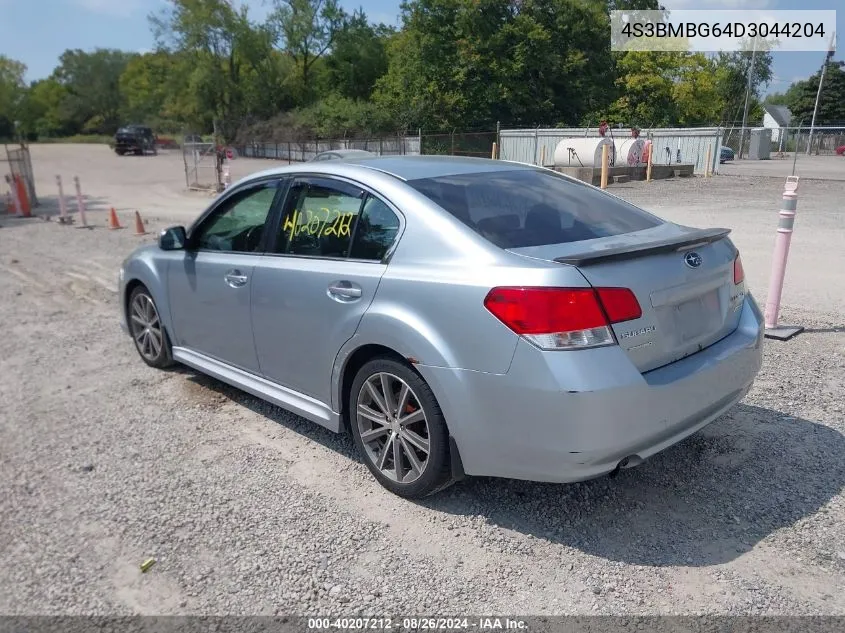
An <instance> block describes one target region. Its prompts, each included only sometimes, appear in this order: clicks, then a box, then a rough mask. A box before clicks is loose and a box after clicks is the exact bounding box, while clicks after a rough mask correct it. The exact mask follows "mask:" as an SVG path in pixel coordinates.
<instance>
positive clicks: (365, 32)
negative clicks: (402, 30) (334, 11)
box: [326, 10, 393, 99]
mask: <svg viewBox="0 0 845 633" xmlns="http://www.w3.org/2000/svg"><path fill="white" fill-rule="evenodd" d="M392 34H393V29H391V28H389V27H386V26H384V25H379V26H376V27H374V26H372V25H371V24H370V23H369V22H368V21H367V16H366V15H365V14H364V12H363V10H359V11H356V12H355V13H353V14H352V16H351V17H350V18H349V19H348V20H347V21H346V22H345V23H344V25H343V28H341V29H340V31H338V33H337V35H336V36H335V39H334V44H333V45H332V50H331V54H330V55H329V56H328V57H327V58H326V83H327V86H328V87H330V89H332V90H336V91H337V92H339V93H340V94H341V95H343V96H344V97H349V98H351V99H369V97H370V95H371V94H372V92H373V88H375V85H376V81H377V80H378V79H379V78H380V77H381V76H382V75H384V74H385V73H386V72H387V41H388V39H389V37H390V36H391V35H392Z"/></svg>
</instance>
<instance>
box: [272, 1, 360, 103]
mask: <svg viewBox="0 0 845 633" xmlns="http://www.w3.org/2000/svg"><path fill="white" fill-rule="evenodd" d="M274 4H275V11H274V12H273V13H271V14H270V17H269V19H268V26H269V27H270V28H271V29H272V30H273V32H274V33H275V35H276V37H277V41H278V43H279V44H280V45H281V48H282V50H284V51H285V52H286V53H287V54H288V55H290V56H291V58H292V59H293V60H294V62H295V63H296V66H297V70H298V72H299V76H300V80H301V81H300V84H299V86H298V88H297V89H298V93H299V95H300V97H301V103H309V102H310V101H311V100H312V98H313V97H314V94H315V90H314V86H313V84H312V83H311V74H312V70H313V69H314V65H315V64H316V63H317V62H318V61H319V60H320V59H321V58H322V57H323V56H324V55H326V54H327V53H328V51H329V49H330V48H331V47H332V44H333V43H334V39H335V36H336V35H337V34H338V33H339V32H340V30H341V28H342V27H343V24H344V21H345V18H346V15H345V13H344V12H343V10H342V9H341V8H340V6H339V5H338V3H337V0H274Z"/></svg>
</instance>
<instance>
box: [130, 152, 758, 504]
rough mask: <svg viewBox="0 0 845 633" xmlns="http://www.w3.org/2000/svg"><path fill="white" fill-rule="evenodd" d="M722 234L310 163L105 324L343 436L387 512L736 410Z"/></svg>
mask: <svg viewBox="0 0 845 633" xmlns="http://www.w3.org/2000/svg"><path fill="white" fill-rule="evenodd" d="M728 233H729V231H728V230H727V229H718V228H717V229H695V228H690V227H684V226H680V225H677V224H674V223H671V222H666V221H664V220H661V219H660V218H658V217H655V216H654V215H652V214H650V213H647V212H645V211H643V210H642V209H639V208H637V207H635V206H633V205H631V204H628V203H626V202H624V201H622V200H620V199H619V198H617V197H615V196H613V195H610V194H608V193H606V192H603V191H601V190H599V189H597V188H595V187H592V186H590V185H587V184H584V183H582V182H579V181H576V180H573V179H570V178H567V177H564V176H561V175H559V174H557V173H555V172H553V171H550V170H548V169H542V168H537V167H533V166H530V165H524V164H518V163H509V162H504V161H492V160H482V159H465V158H449V157H431V156H421V157H363V158H356V159H353V160H344V161H325V162H319V163H306V164H301V165H295V166H290V167H284V168H278V169H271V170H268V171H264V172H261V173H257V174H254V175H252V176H250V177H248V178H246V179H244V180H241V181H240V182H238V183H236V184H234V185H233V186H232V187H231V188H230V189H228V190H227V191H226V192H225V193H224V194H223V195H222V196H220V197H219V198H218V199H216V200H215V201H214V202H213V203H212V204H211V206H210V207H209V208H208V209H207V210H206V211H205V212H204V213H203V214H202V215H201V216H200V217H199V218H198V219H197V220H196V221H195V222H194V223H193V224H192V225H191V226H190V227H189V228H187V229H186V228H183V227H179V226H176V227H172V228H169V229H167V230H165V231H163V232H162V234H161V236H160V239H159V243H158V244H157V245H148V246H145V247H141V248H139V249H138V250H137V251H135V252H134V253H133V254H132V255H130V256H129V257H128V258H127V259H126V260H125V262H124V264H123V266H122V268H121V271H120V280H121V283H120V289H121V295H120V296H121V308H122V309H121V313H122V314H121V316H122V324H123V327H124V329H125V330H126V331H127V332H128V333H129V334H131V337H132V340H133V341H134V343H135V347H136V348H137V351H138V353H139V354H140V356H141V358H142V359H143V360H144V362H146V363H147V364H148V365H151V366H153V367H159V368H161V367H165V366H167V365H170V364H171V363H174V362H178V363H183V364H185V365H188V366H190V367H192V368H194V369H196V370H198V371H200V372H204V373H206V374H209V375H211V376H214V377H216V378H217V379H219V380H222V381H224V382H227V383H229V384H231V385H234V386H236V387H239V388H240V389H242V390H244V391H247V392H249V393H251V394H254V395H256V396H258V397H260V398H263V399H265V400H267V401H269V402H272V403H275V404H277V405H279V406H281V407H283V408H285V409H288V410H290V411H293V412H295V413H297V414H299V415H301V416H303V417H305V418H307V419H309V420H312V421H313V422H316V423H317V424H320V425H322V426H324V427H326V428H328V429H331V430H332V431H335V432H349V433H351V434H352V436H353V438H354V441H355V444H356V445H357V447H358V450H359V451H360V454H361V457H362V459H363V461H364V462H365V464H366V465H367V467H368V468H369V469H370V471H371V472H372V473H373V475H374V476H375V478H376V479H377V480H378V481H379V482H380V483H381V484H382V485H384V486H385V487H386V488H388V489H389V490H391V491H393V492H394V493H396V494H399V495H402V496H406V497H421V496H425V495H428V494H431V493H433V492H436V491H438V490H440V489H442V488H444V487H445V486H448V485H449V484H451V483H453V482H454V481H457V480H459V479H461V478H462V477H464V476H465V475H483V476H496V477H509V478H518V479H528V480H535V481H550V482H571V481H579V480H584V479H589V478H592V477H597V476H600V475H605V474H608V473H611V474H613V473H615V472H617V471H618V470H619V469H620V468H627V467H631V466H635V465H637V464H639V463H641V462H642V461H643V460H645V459H647V458H648V457H649V456H651V455H653V454H655V453H656V452H658V451H660V450H663V449H665V448H666V447H668V446H670V445H672V444H675V443H676V442H678V441H680V440H682V439H683V438H685V437H687V436H688V435H690V434H692V433H694V432H696V431H697V430H698V429H701V428H702V427H703V426H704V425H706V424H708V423H709V422H711V421H712V420H714V419H715V418H717V417H719V416H720V415H722V414H723V413H724V412H725V411H727V410H728V409H730V408H731V407H732V406H733V405H734V404H735V403H736V402H738V401H739V400H740V399H741V398H742V397H743V396H744V395H745V393H746V392H747V391H748V390H749V388H750V387H751V385H752V382H753V381H754V379H755V377H756V375H757V372H758V371H759V369H760V364H761V351H762V349H761V348H762V340H763V329H762V325H761V323H762V318H761V314H760V311H759V309H758V307H757V305H756V303H755V302H754V299H753V298H752V297H751V294H750V293H749V292H748V290H747V289H746V285H745V279H744V274H743V269H742V263H741V260H740V257H739V253H738V252H737V249H736V248H735V247H734V245H733V244H732V242H731V240H730V239H729V237H728Z"/></svg>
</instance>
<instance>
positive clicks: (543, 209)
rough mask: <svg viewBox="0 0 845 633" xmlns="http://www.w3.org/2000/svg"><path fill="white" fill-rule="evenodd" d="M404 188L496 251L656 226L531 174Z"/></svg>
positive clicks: (588, 190)
mask: <svg viewBox="0 0 845 633" xmlns="http://www.w3.org/2000/svg"><path fill="white" fill-rule="evenodd" d="M408 184H409V185H410V186H412V187H413V188H414V189H416V190H417V191H419V192H420V193H422V194H423V195H425V196H426V197H428V198H429V199H431V200H432V201H434V202H435V203H436V204H438V205H440V206H441V207H443V209H445V210H446V211H448V212H449V213H451V214H452V215H453V216H455V217H456V218H457V219H458V220H460V221H461V222H463V223H464V224H466V225H467V226H469V227H470V228H472V229H473V230H474V231H476V232H477V233H479V234H480V235H482V236H483V237H485V238H487V239H488V240H489V241H491V242H492V243H494V244H496V245H497V246H500V247H501V248H521V247H525V246H544V245H547V244H562V243H566V242H579V241H582V240H589V239H594V238H600V237H610V236H614V235H621V234H624V233H632V232H634V231H641V230H643V229H648V228H651V227H654V226H658V225H659V224H661V220H660V219H659V218H657V217H655V216H653V215H651V214H650V213H647V212H645V211H643V210H642V209H639V208H637V207H635V206H634V205H632V204H629V203H627V202H624V201H623V200H620V199H618V198H614V197H612V196H609V195H607V194H605V193H603V192H601V191H599V190H597V189H595V188H593V187H590V186H589V185H587V184H585V183H582V182H579V181H572V180H569V179H567V178H564V177H562V176H559V175H556V174H553V173H548V172H546V171H540V170H535V169H514V170H507V171H496V172H484V173H470V174H457V175H453V176H443V177H437V178H425V179H419V180H411V181H408Z"/></svg>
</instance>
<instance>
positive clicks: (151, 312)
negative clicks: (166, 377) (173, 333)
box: [127, 286, 173, 369]
mask: <svg viewBox="0 0 845 633" xmlns="http://www.w3.org/2000/svg"><path fill="white" fill-rule="evenodd" d="M127 321H128V323H129V331H130V333H131V334H132V340H133V341H134V342H135V349H136V350H138V354H139V355H140V356H141V360H143V361H144V362H145V363H147V365H149V366H150V367H155V368H156V369H164V368H165V367H169V366H170V365H172V364H173V356H172V353H171V347H170V339H169V338H168V336H167V330H165V329H164V325H163V324H162V322H161V318H160V317H159V313H158V308H157V307H156V304H155V301H153V298H152V296H151V295H150V292H149V291H148V290H147V289H146V288H145V287H144V286H138V287H137V288H135V289H134V290H133V291H132V294H131V295H130V296H129V309H128V311H127Z"/></svg>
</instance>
